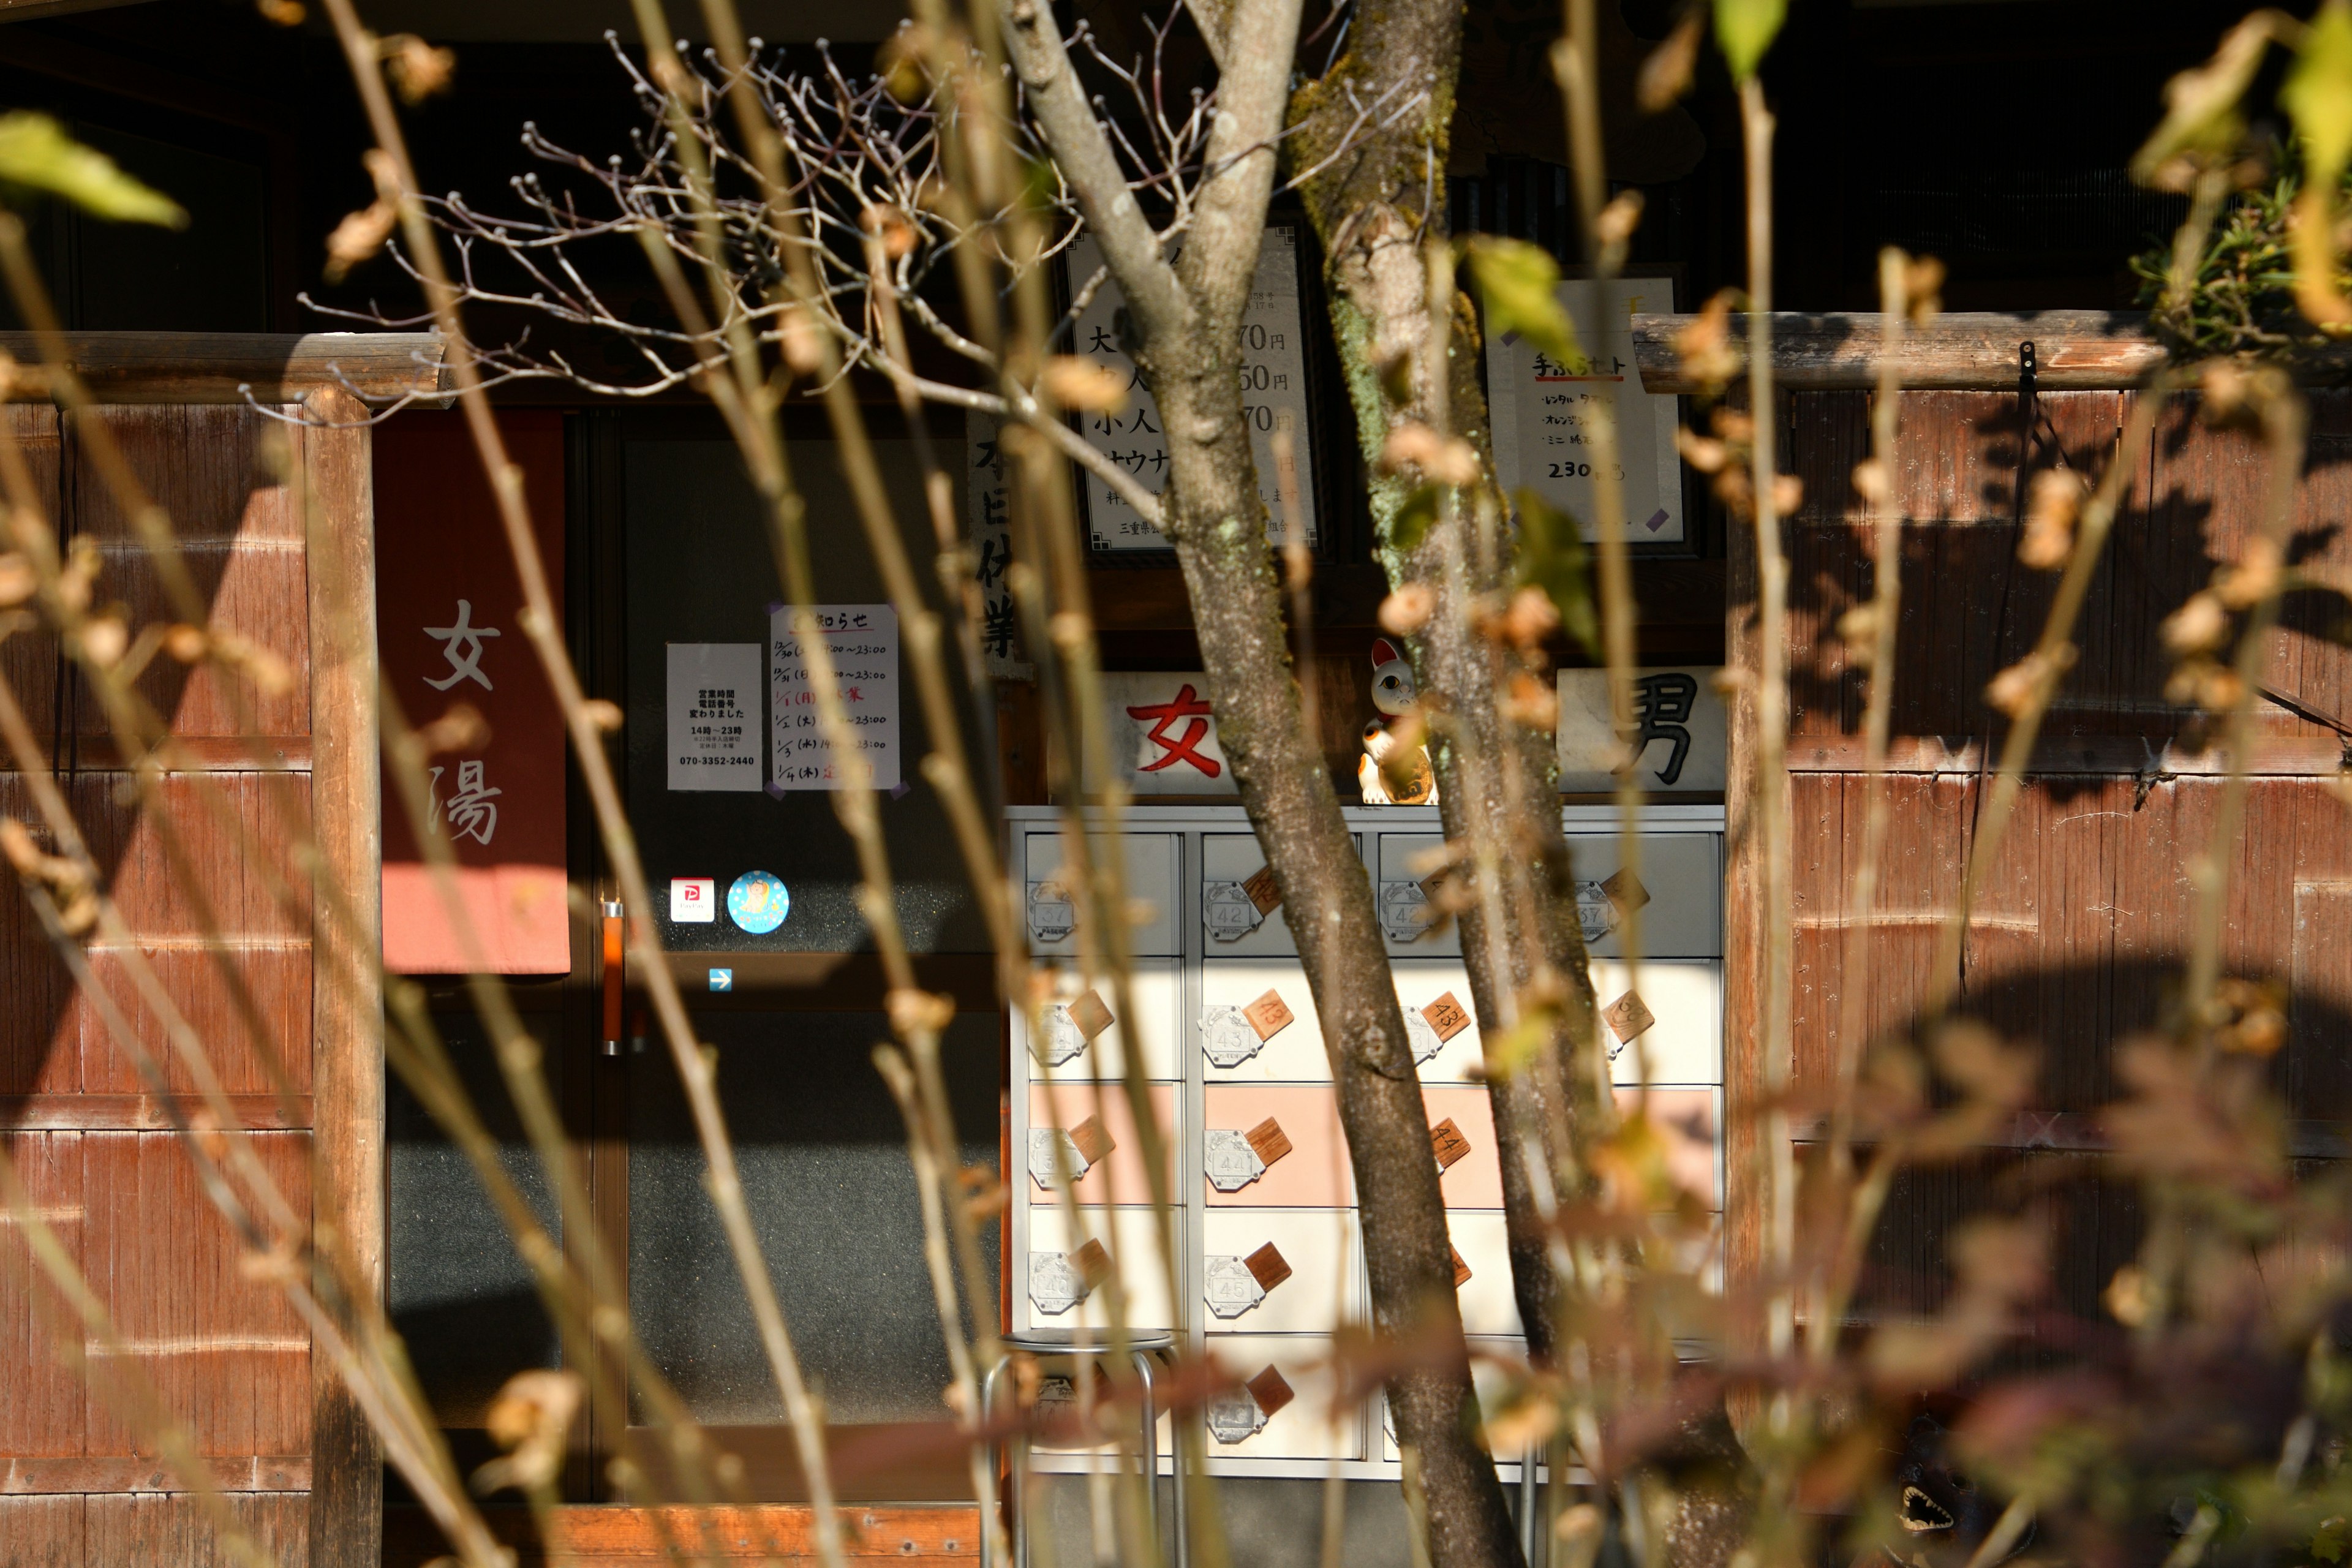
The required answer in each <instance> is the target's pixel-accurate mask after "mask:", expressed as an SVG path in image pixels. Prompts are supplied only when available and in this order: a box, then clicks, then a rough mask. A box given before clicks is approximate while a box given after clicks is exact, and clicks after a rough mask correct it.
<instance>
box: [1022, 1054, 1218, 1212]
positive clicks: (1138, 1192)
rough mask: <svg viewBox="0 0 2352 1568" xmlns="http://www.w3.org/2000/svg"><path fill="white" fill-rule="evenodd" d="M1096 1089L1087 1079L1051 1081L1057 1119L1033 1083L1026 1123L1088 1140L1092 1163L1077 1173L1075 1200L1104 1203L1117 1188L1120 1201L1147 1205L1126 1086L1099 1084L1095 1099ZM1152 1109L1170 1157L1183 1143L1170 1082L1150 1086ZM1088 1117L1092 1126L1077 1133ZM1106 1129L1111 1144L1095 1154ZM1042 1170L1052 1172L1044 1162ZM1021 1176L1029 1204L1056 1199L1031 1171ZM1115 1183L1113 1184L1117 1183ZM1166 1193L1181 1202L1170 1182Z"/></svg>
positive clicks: (1139, 1143) (1148, 1190)
mask: <svg viewBox="0 0 2352 1568" xmlns="http://www.w3.org/2000/svg"><path fill="white" fill-rule="evenodd" d="M1096 1088H1097V1086H1096V1085H1094V1084H1091V1083H1066V1084H1057V1085H1055V1088H1054V1090H1053V1101H1054V1102H1055V1103H1057V1104H1058V1105H1059V1106H1060V1108H1061V1112H1062V1114H1061V1118H1060V1120H1059V1121H1056V1120H1055V1117H1054V1115H1053V1113H1052V1110H1051V1109H1050V1108H1049V1105H1048V1101H1047V1099H1046V1090H1045V1086H1044V1085H1042V1084H1033V1085H1031V1086H1030V1089H1029V1125H1030V1126H1031V1127H1033V1128H1051V1127H1055V1126H1059V1127H1061V1128H1064V1129H1066V1130H1067V1131H1070V1132H1071V1133H1072V1134H1073V1137H1074V1139H1075V1141H1076V1142H1078V1143H1079V1144H1081V1145H1091V1146H1089V1147H1085V1148H1082V1150H1081V1152H1082V1154H1083V1155H1085V1156H1087V1157H1089V1158H1091V1161H1092V1163H1089V1164H1088V1165H1087V1173H1086V1174H1085V1175H1083V1176H1081V1177H1079V1178H1078V1184H1077V1194H1078V1202H1080V1203H1082V1204H1101V1203H1108V1202H1109V1201H1110V1200H1111V1196H1112V1194H1113V1193H1114V1191H1115V1192H1116V1194H1117V1196H1118V1202H1119V1203H1121V1204H1122V1205H1126V1204H1149V1203H1150V1201H1151V1186H1150V1181H1149V1179H1148V1178H1147V1175H1146V1173H1145V1170H1144V1164H1143V1135H1142V1134H1141V1133H1139V1132H1138V1131H1136V1130H1135V1118H1134V1117H1133V1116H1132V1115H1131V1114H1130V1113H1129V1108H1128V1103H1127V1091H1126V1090H1125V1089H1121V1088H1120V1087H1119V1086H1118V1085H1117V1084H1108V1083H1107V1084H1103V1085H1101V1086H1100V1088H1101V1089H1102V1095H1101V1098H1100V1100H1097V1098H1096V1094H1095V1090H1096ZM1151 1110H1152V1114H1153V1116H1154V1117H1156V1118H1157V1119H1158V1121H1159V1122H1160V1136H1161V1137H1162V1138H1164V1139H1166V1140H1167V1141H1168V1147H1169V1152H1170V1154H1171V1156H1172V1155H1173V1154H1174V1152H1175V1150H1176V1148H1177V1147H1178V1146H1179V1145H1180V1144H1181V1138H1180V1136H1179V1132H1178V1129H1177V1126H1176V1090H1175V1089H1174V1087H1173V1086H1171V1085H1162V1086H1160V1087H1158V1088H1155V1089H1152V1091H1151ZM1090 1120H1091V1121H1094V1122H1095V1128H1093V1129H1088V1130H1087V1132H1086V1135H1085V1136H1084V1137H1078V1136H1076V1135H1077V1133H1078V1131H1079V1130H1080V1129H1083V1128H1086V1127H1087V1122H1088V1121H1090ZM1104 1134H1108V1138H1109V1141H1110V1143H1111V1145H1112V1146H1111V1148H1110V1150H1109V1152H1108V1155H1107V1156H1103V1157H1095V1156H1097V1155H1098V1154H1099V1146H1098V1144H1097V1140H1098V1139H1099V1138H1100V1137H1101V1136H1102V1135H1104ZM1045 1169H1046V1170H1048V1171H1051V1170H1053V1169H1054V1166H1053V1165H1051V1164H1050V1163H1048V1164H1046V1165H1045ZM1022 1180H1024V1181H1025V1182H1027V1183H1028V1184H1029V1201H1030V1203H1031V1204H1032V1205H1038V1206H1041V1207H1050V1206H1052V1205H1054V1204H1055V1203H1057V1202H1059V1201H1060V1200H1059V1199H1058V1198H1057V1197H1055V1195H1054V1194H1052V1193H1050V1192H1048V1191H1047V1190H1046V1189H1045V1187H1044V1186H1042V1185H1040V1184H1039V1183H1038V1181H1037V1178H1036V1176H1035V1175H1034V1173H1024V1175H1023V1176H1022ZM1113 1184H1116V1186H1115V1187H1114V1185H1113ZM1170 1195H1171V1197H1175V1198H1177V1199H1179V1200H1180V1201H1181V1196H1182V1194H1181V1192H1180V1191H1178V1190H1177V1189H1176V1188H1174V1187H1173V1186H1171V1188H1170Z"/></svg>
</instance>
